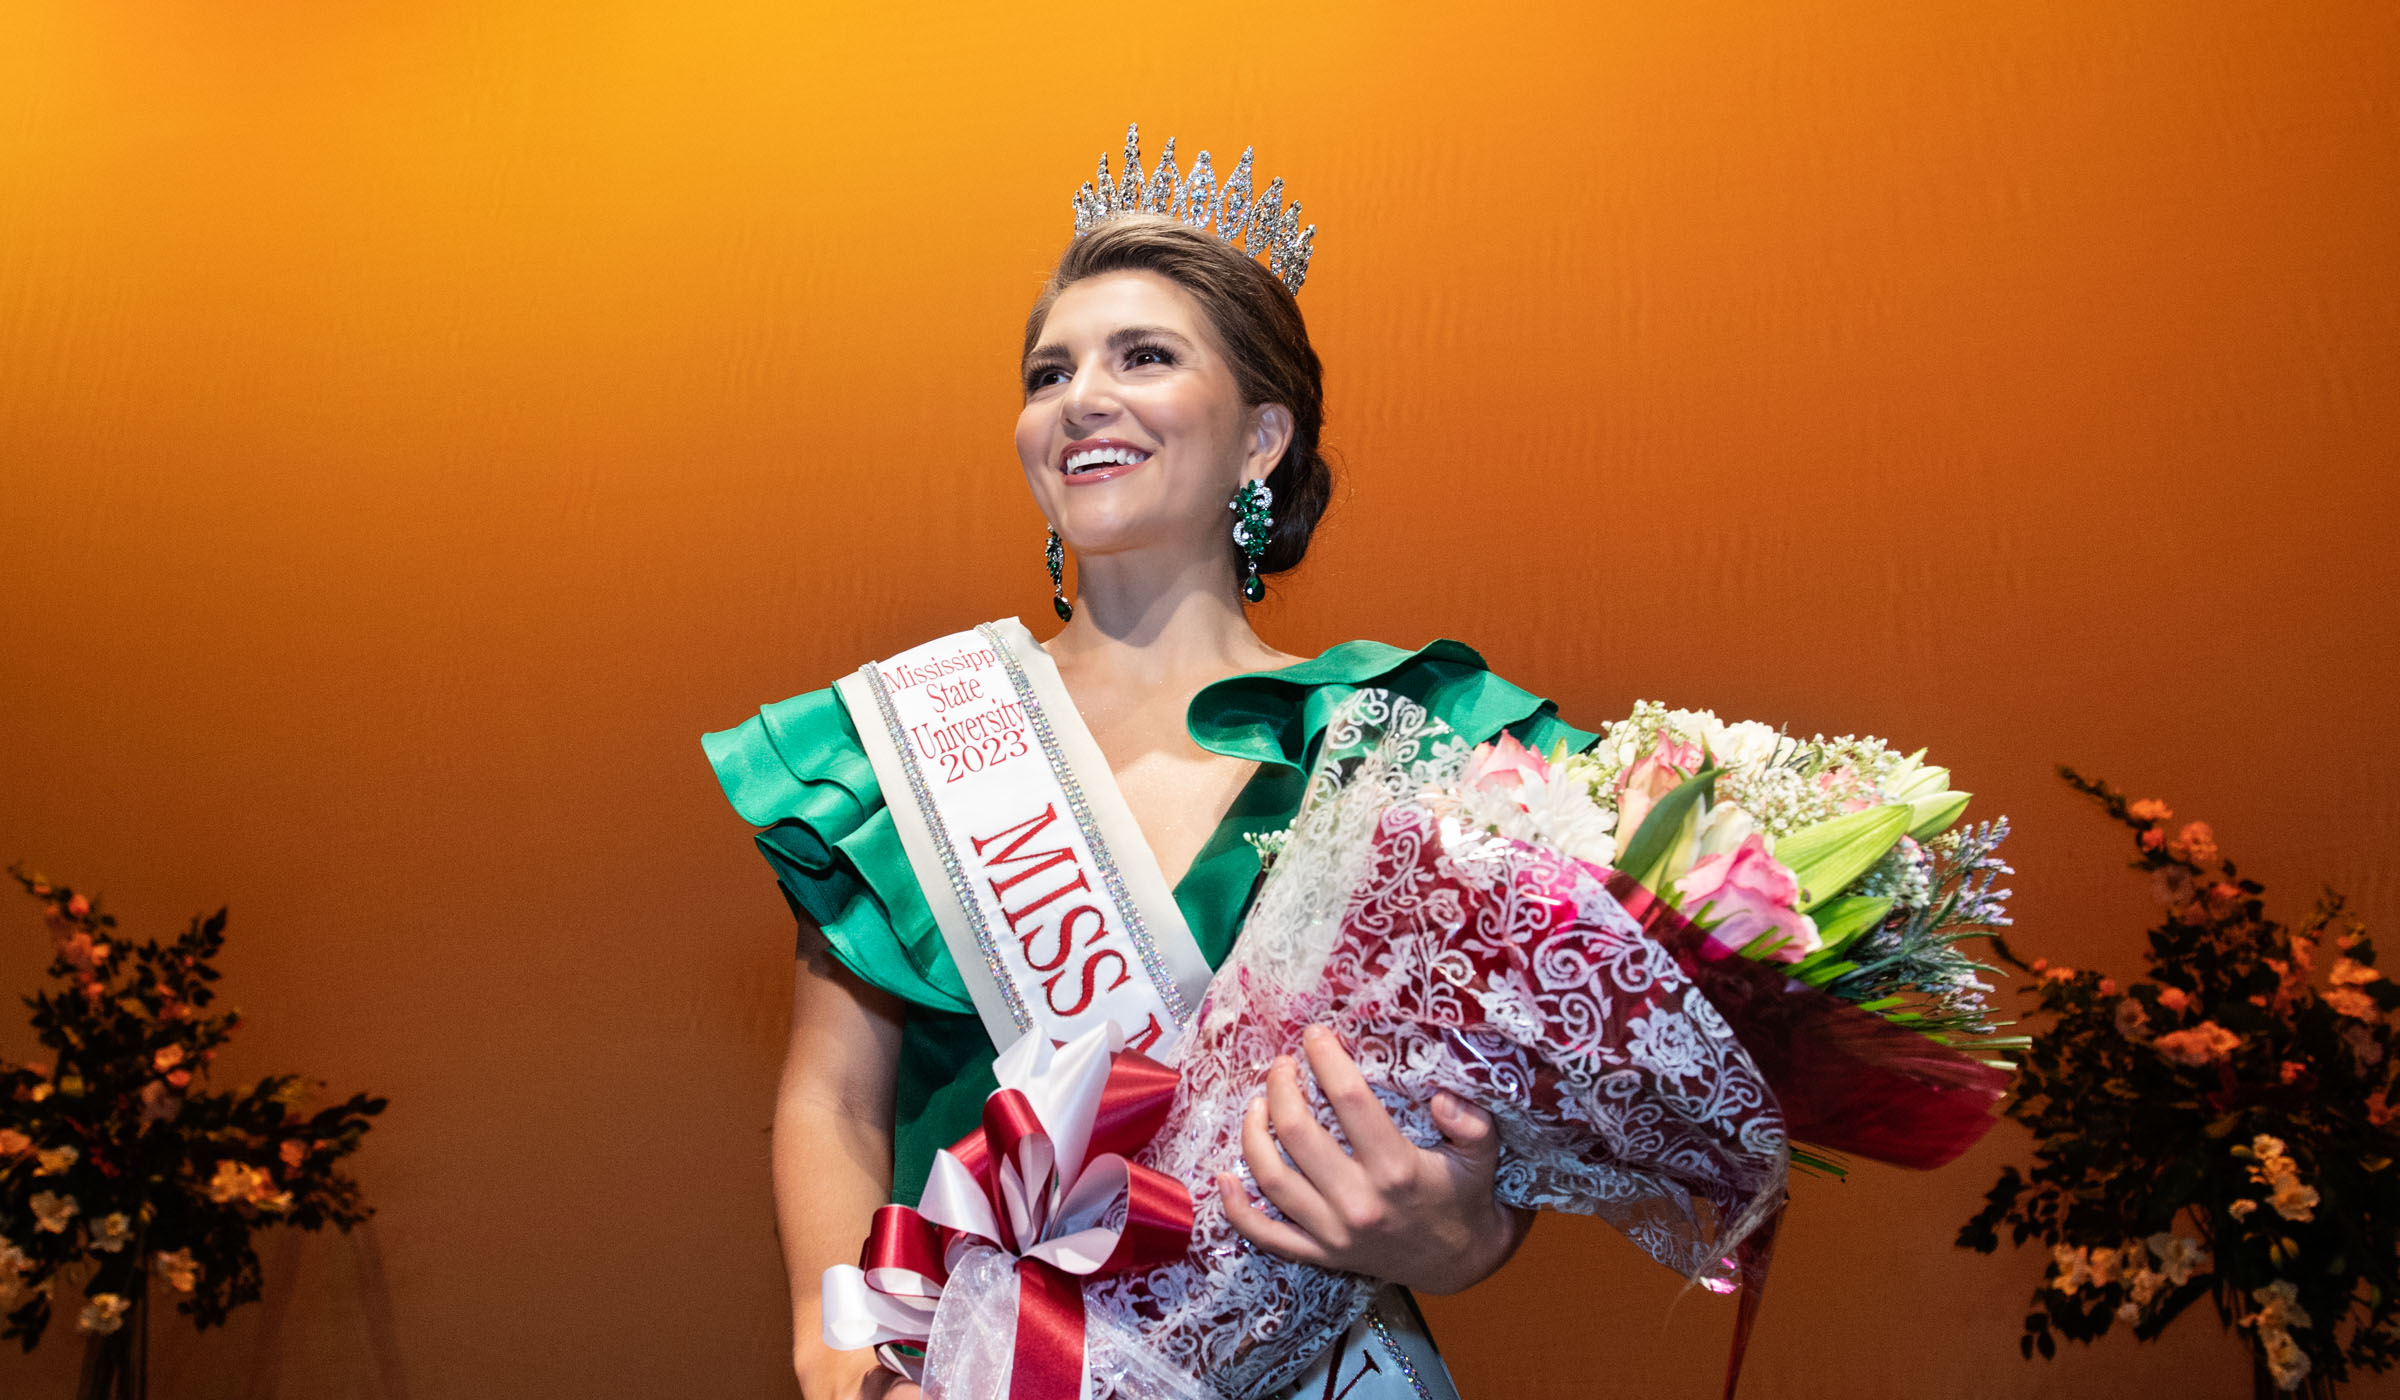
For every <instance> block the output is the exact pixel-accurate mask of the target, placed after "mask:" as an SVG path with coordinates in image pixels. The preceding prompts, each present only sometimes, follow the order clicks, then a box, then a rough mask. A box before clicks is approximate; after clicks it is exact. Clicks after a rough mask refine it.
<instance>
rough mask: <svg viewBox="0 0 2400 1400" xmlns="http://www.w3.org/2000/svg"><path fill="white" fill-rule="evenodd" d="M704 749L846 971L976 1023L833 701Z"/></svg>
mask: <svg viewBox="0 0 2400 1400" xmlns="http://www.w3.org/2000/svg"><path fill="white" fill-rule="evenodd" d="M700 744H701V747H702V748H703V749H704V750H705V751H706V752H707V754H708V761H709V763H710V764H711V765H712V766H713V767H714V768H715V769H716V771H717V782H718V783H719V784H720V785H722V786H723V787H724V789H725V796H726V799H727V800H728V801H730V802H731V803H732V804H733V810H735V811H736V812H739V813H741V815H742V818H743V820H745V821H747V822H749V823H750V824H751V825H752V826H757V827H764V828H765V830H763V831H761V832H759V833H758V835H757V837H756V838H755V839H756V840H757V842H758V848H759V850H760V851H761V852H763V853H764V854H765V855H766V858H767V864H768V866H770V867H771V868H772V869H773V870H774V872H775V880H776V883H777V884H779V885H781V886H782V887H783V894H784V898H786V899H788V900H790V901H791V903H792V906H793V907H794V908H795V909H797V910H798V911H800V912H801V913H804V914H806V915H807V916H808V917H809V918H810V919H811V920H813V921H815V923H816V925H817V927H819V928H821V929H823V930H824V931H825V939H826V941H827V942H828V943H830V944H831V945H832V947H833V955H834V956H835V957H836V958H838V959H840V960H841V962H842V965H843V966H845V967H847V968H849V969H850V970H851V971H852V972H855V973H857V974H858V975H859V977H860V978H861V979H863V980H864V981H866V982H868V983H870V984H872V985H874V986H877V987H881V988H883V989H884V990H885V991H887V992H890V993H891V994H892V995H894V996H896V997H898V998H900V999H901V1000H902V1001H905V1002H908V1003H910V1004H912V1005H916V1006H923V1007H929V1008H932V1009H934V1010H938V1011H948V1012H954V1013H958V1014H972V1013H973V1012H974V1010H975V1005H974V1003H973V1002H972V1001H971V1000H969V999H968V996H967V987H966V983H965V982H964V981H962V980H960V978H959V975H958V968H957V966H956V965H955V964H954V963H952V962H951V961H950V953H949V950H948V949H947V948H945V947H943V946H942V935H941V930H940V929H939V928H937V927H936V926H935V925H934V922H933V911H932V910H931V909H930V908H928V907H927V906H926V903H925V897H924V895H922V894H920V893H919V892H918V890H917V881H916V876H915V875H914V874H913V873H912V872H911V871H910V870H909V868H908V854H907V852H905V851H903V850H902V849H901V847H900V835H899V832H898V831H897V830H895V829H894V828H893V825H892V814H891V811H890V809H889V808H887V807H885V806H884V805H883V790H882V788H880V787H879V786H877V784H876V782H875V770H874V769H873V768H872V767H871V766H869V765H868V763H867V754H866V750H864V749H863V748H861V747H860V746H859V742H858V730H857V729H856V728H854V727H853V726H852V725H851V723H850V712H849V711H848V710H847V709H845V708H844V707H843V705H842V702H841V700H840V699H839V698H838V697H836V696H835V694H834V693H833V691H832V690H830V689H827V690H812V691H810V692H808V693H807V694H805V695H795V696H793V697H792V698H791V699H789V700H779V701H777V702H776V703H774V704H772V705H768V706H766V707H765V708H763V709H761V710H760V711H759V712H758V713H757V714H755V715H753V716H751V717H750V718H749V719H747V720H745V721H743V722H742V723H741V724H739V725H736V726H735V727H734V728H731V729H727V730H722V731H720V732H718V733H715V734H707V735H703V736H701V740H700Z"/></svg>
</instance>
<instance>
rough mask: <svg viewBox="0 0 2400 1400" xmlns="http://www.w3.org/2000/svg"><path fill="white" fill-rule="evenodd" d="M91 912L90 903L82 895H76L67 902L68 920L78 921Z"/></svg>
mask: <svg viewBox="0 0 2400 1400" xmlns="http://www.w3.org/2000/svg"><path fill="white" fill-rule="evenodd" d="M91 912H92V902H91V901H90V900H88V899H85V898H84V897H83V896H82V895H76V896H75V897H73V898H72V899H69V900H68V901H67V917H68V918H70V919H80V918H82V917H83V916H84V915H86V914H89V913H91Z"/></svg>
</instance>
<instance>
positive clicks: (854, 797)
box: [702, 641, 1593, 1201]
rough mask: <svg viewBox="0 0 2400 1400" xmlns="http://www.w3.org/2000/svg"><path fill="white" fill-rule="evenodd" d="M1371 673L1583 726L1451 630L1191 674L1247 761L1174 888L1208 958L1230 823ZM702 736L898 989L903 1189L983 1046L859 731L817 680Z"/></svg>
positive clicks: (1267, 803)
mask: <svg viewBox="0 0 2400 1400" xmlns="http://www.w3.org/2000/svg"><path fill="white" fill-rule="evenodd" d="M1372 686H1380V687H1383V688H1386V689H1390V690H1393V691H1395V692H1397V693H1400V694H1403V695H1406V696H1408V697H1409V698H1411V699H1413V700H1415V701H1416V702H1417V703H1419V704H1422V705H1424V706H1426V708H1427V709H1429V710H1431V711H1432V712H1433V713H1434V714H1435V715H1436V716H1437V717H1439V718H1440V719H1442V720H1443V721H1445V722H1447V723H1448V724H1449V725H1450V726H1451V728H1452V729H1454V730H1456V731H1457V732H1458V733H1459V734H1460V735H1461V736H1462V737H1464V738H1466V739H1468V740H1470V741H1473V742H1481V741H1482V740H1485V739H1489V738H1492V737H1493V736H1495V735H1497V734H1498V733H1500V732H1501V731H1502V730H1504V729H1505V730H1507V731H1508V732H1510V733H1513V734H1515V735H1516V736H1517V737H1518V738H1519V739H1520V740H1523V741H1524V742H1526V743H1528V744H1531V745H1533V746H1535V747H1537V748H1539V749H1542V750H1545V751H1547V750H1548V749H1549V748H1550V747H1552V746H1553V745H1555V744H1559V743H1562V742H1563V743H1565V744H1566V745H1567V746H1568V747H1569V748H1571V749H1580V748H1583V747H1585V746H1587V745H1588V744H1589V743H1590V742H1591V740H1592V737H1593V736H1591V735H1590V734H1587V733H1585V732H1583V731H1581V730H1578V729H1575V728H1572V727H1571V726H1569V725H1567V724H1565V723H1563V722H1561V721H1560V720H1559V719H1558V718H1557V716H1556V713H1555V707H1554V706H1552V705H1551V703H1550V702H1549V701H1547V700H1544V699H1541V698H1540V697H1538V696H1535V695H1533V694H1531V693H1529V692H1527V691H1525V690H1522V689H1520V688H1518V687H1517V686H1514V685H1511V684H1509V683H1508V682H1507V681H1505V680H1502V679H1501V678H1500V677H1498V676H1495V675H1493V674H1492V673H1491V671H1490V670H1489V669H1488V668H1486V667H1485V665H1484V662H1483V658H1482V657H1481V656H1479V655H1477V654H1476V653H1475V652H1474V650H1473V649H1471V648H1469V647H1466V646H1463V645H1461V644H1460V643H1457V642H1451V641H1437V642H1433V643H1431V644H1429V645H1427V646H1424V647H1421V648H1419V649H1417V650H1415V651H1413V652H1412V651H1406V650H1403V649H1401V648H1399V647H1394V646H1387V645H1385V644H1384V643H1381V642H1369V641H1358V642H1344V643H1342V644H1341V645H1339V646H1336V647H1333V648H1332V649H1330V650H1328V651H1326V652H1325V653H1324V654H1323V655H1321V656H1317V657H1315V658H1313V659H1311V660H1308V661H1303V662H1300V663H1298V664H1296V665H1292V666H1285V667H1282V668H1279V669H1277V670H1272V671H1258V672H1251V673H1248V674H1244V675H1238V676H1231V677H1228V678H1226V679H1224V680H1221V681H1217V682H1214V683H1212V684H1210V685H1207V686H1204V687H1202V688H1201V690H1200V691H1199V693H1198V694H1196V695H1195V696H1193V697H1192V702H1191V705H1190V707H1189V709H1188V710H1187V711H1186V715H1185V723H1186V727H1187V729H1188V731H1189V732H1190V734H1191V736H1192V739H1193V741H1194V742H1195V743H1198V744H1199V745H1200V746H1201V747H1202V748H1205V749H1207V750H1209V751H1210V752H1212V753H1219V754H1224V755H1226V756H1228V757H1235V758H1248V759H1253V760H1255V761H1256V762H1257V763H1258V765H1259V767H1258V770H1257V771H1256V772H1255V773H1253V774H1252V775H1251V777H1250V779H1249V781H1248V782H1246V783H1245V784H1244V785H1243V787H1242V789H1241V791H1240V792H1239V793H1238V794H1237V795H1236V796H1235V798H1234V801H1233V805H1232V806H1231V807H1230V808H1229V809H1228V810H1227V811H1226V813H1225V815H1224V817H1223V818H1222V819H1221V820H1220V821H1219V822H1218V823H1217V825H1216V827H1215V829H1214V830H1213V831H1212V832H1211V833H1210V835H1209V838H1208V840H1207V841H1206V842H1205V843H1204V844H1203V845H1202V846H1201V848H1200V851H1199V854H1198V855H1196V856H1195V857H1194V858H1193V860H1192V864H1191V867H1190V868H1189V869H1188V870H1186V871H1185V872H1184V874H1183V876H1182V878H1181V879H1180V880H1178V881H1177V882H1176V884H1175V886H1174V890H1173V894H1174V898H1175V903H1176V905H1177V907H1178V908H1180V909H1181V910H1182V911H1183V915H1184V920H1185V922H1186V924H1187V925H1188V926H1189V927H1190V929H1191V932H1192V937H1193V939H1194V941H1195V942H1197V943H1198V944H1199V946H1200V951H1201V953H1202V954H1203V955H1204V956H1205V957H1206V958H1207V959H1208V963H1209V965H1210V966H1211V967H1215V966H1216V965H1218V964H1219V963H1221V962H1223V961H1224V959H1225V955H1226V954H1227V953H1228V952H1230V951H1231V950H1232V947H1233V940H1234V936H1235V934H1236V932H1237V931H1238V930H1239V929H1240V927H1241V921H1242V919H1243V917H1244V916H1245V915H1246V914H1247V913H1248V911H1249V906H1250V900H1251V897H1252V895H1253V894H1254V893H1255V892H1256V886H1257V884H1258V874H1259V861H1258V851H1257V848H1256V847H1255V846H1253V845H1252V844H1251V843H1250V842H1249V841H1248V840H1247V839H1246V838H1247V837H1249V836H1252V835H1260V834H1264V833H1267V832H1271V831H1275V830H1279V829H1281V828H1282V827H1284V826H1286V825H1288V824H1289V823H1290V821H1291V819H1292V817H1293V815H1294V814H1295V813H1296V812H1297V811H1298V810H1299V805H1300V798H1301V794H1302V793H1303V791H1304V790H1305V788H1306V782H1307V773H1308V768H1309V766H1310V765H1311V764H1312V763H1313V762H1314V761H1315V758H1316V748H1317V740H1318V737H1319V736H1320V735H1322V734H1323V732H1324V730H1325V727H1326V724H1327V723H1328V722H1329V721H1330V720H1331V718H1332V716H1333V714H1334V712H1335V711H1336V710H1337V709H1338V708H1339V707H1340V705H1341V703H1342V702H1343V701H1344V700H1345V699H1347V698H1348V697H1349V696H1350V695H1351V694H1353V693H1355V692H1356V691H1358V690H1361V689H1364V688H1368V687H1372ZM702 744H703V746H704V748H705V749H706V751H707V754H708V758H709V762H710V763H711V765H712V766H713V767H714V768H715V770H716V775H717V780H718V782H719V783H720V784H721V785H722V786H723V788H724V790H725V795H726V798H727V799H728V800H729V801H730V802H731V803H732V805H733V807H734V810H736V811H737V812H739V813H740V814H741V815H742V816H743V817H745V818H747V819H748V820H749V821H750V822H751V824H752V825H754V826H757V827H760V828H763V829H762V830H760V831H759V832H758V833H757V835H756V838H755V839H756V841H757V843H758V847H759V849H760V851H761V852H762V853H763V854H764V855H765V856H766V858H767V863H768V865H769V866H770V868H772V869H773V871H774V872H775V877H776V881H777V884H778V886H779V887H780V888H781V890H782V892H783V895H784V898H785V900H786V901H787V902H788V903H789V904H790V905H791V906H792V909H793V910H794V912H795V913H796V914H797V915H799V916H800V917H802V918H804V919H806V920H807V921H809V922H811V923H814V924H815V925H816V926H817V927H819V928H820V929H822V930H823V931H824V935H825V939H826V942H827V943H828V945H829V946H830V947H831V949H832V952H833V956H834V957H835V958H836V959H837V960H839V961H840V962H841V963H842V965H843V966H845V967H847V968H848V969H849V970H850V971H851V972H853V973H855V974H856V975H857V976H858V977H859V978H860V979H861V980H863V981H865V982H867V983H869V984H870V985H873V986H876V987H878V988H881V989H882V990H884V991H886V992H888V993H890V994H891V995H892V996H894V997H896V998H898V999H899V1000H900V1001H902V1002H904V1003H906V1004H907V1008H908V1015H907V1024H906V1027H905V1029H904V1031H903V1033H902V1038H901V1052H900V1066H899V1084H898V1090H897V1102H896V1103H895V1105H894V1110H895V1117H894V1122H895V1128H894V1160H893V1182H892V1188H893V1199H895V1200H902V1201H913V1200H915V1199H916V1198H917V1195H918V1193H919V1192H920V1191H921V1190H922V1188H923V1184H924V1174H925V1171H926V1169H927V1166H928V1165H929V1164H930V1162H931V1161H932V1157H933V1153H934V1151H935V1150H936V1149H938V1148H941V1147H945V1146H947V1145H949V1144H950V1143H951V1142H953V1141H955V1140H956V1139H957V1138H958V1137H959V1136H960V1135H962V1134H963V1133H965V1132H967V1131H968V1130H969V1129H970V1128H972V1127H973V1126H974V1125H975V1123H976V1122H977V1121H978V1117H979V1115H980V1113H981V1112H982V1106H983V1100H984V1097H985V1095H987V1094H988V1093H989V1092H990V1091H991V1089H992V1088H993V1083H994V1081H993V1079H992V1070H991V1062H992V1057H993V1055H994V1054H995V1053H996V1052H995V1049H994V1047H993V1045H992V1044H991V1041H990V1039H989V1038H988V1036H987V1035H986V1034H985V1031H984V1029H983V1024H982V1022H981V1020H980V1019H979V1018H978V1017H977V1016H976V1015H975V1012H974V1004H973V1002H972V1001H971V1000H970V999H969V997H968V995H967V989H966V984H965V982H964V981H963V980H962V979H961V977H960V976H959V972H958V969H957V967H956V965H955V964H954V963H952V961H951V959H950V955H949V950H948V948H947V947H946V946H945V945H944V943H943V941H942V937H941V932H940V930H939V929H938V927H936V925H935V923H934V920H933V914H932V911H931V909H930V908H929V907H928V906H927V905H926V903H925V899H924V896H923V895H922V894H921V893H920V892H919V890H918V887H917V882H916V877H915V874H914V872H913V871H912V870H911V869H910V867H909V863H908V857H907V855H906V853H905V852H904V851H903V850H902V849H901V846H900V841H899V836H898V832H897V830H896V829H895V827H894V826H893V823H892V819H891V814H890V812H889V810H888V809H887V808H886V807H885V805H884V801H883V794H882V791H881V789H880V788H879V787H878V785H877V784H876V781H875V775H874V772H873V770H872V768H871V767H870V766H869V764H868V761H867V757H866V753H865V751H864V749H863V748H861V747H860V744H859V739H858V731H857V729H856V728H855V727H854V726H853V725H852V723H851V721H850V716H849V713H848V711H847V710H845V709H844V707H843V706H842V704H841V702H840V701H839V700H838V699H837V698H836V697H835V696H834V693H833V691H831V690H830V689H827V690H815V691H809V692H807V693H805V694H802V695H796V696H793V697H792V698H791V699H789V700H782V701H778V702H776V703H774V704H772V705H768V706H765V707H763V708H761V709H760V710H759V712H758V713H757V714H756V715H753V716H752V717H751V718H749V719H748V720H745V721H744V722H743V723H741V724H739V725H737V726H735V727H734V728H732V729H727V730H723V731H720V732H717V733H714V734H709V735H706V736H704V737H703V739H702Z"/></svg>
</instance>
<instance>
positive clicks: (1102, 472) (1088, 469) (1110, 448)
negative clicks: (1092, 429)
mask: <svg viewBox="0 0 2400 1400" xmlns="http://www.w3.org/2000/svg"><path fill="white" fill-rule="evenodd" d="M1149 460H1150V454H1149V453H1148V452H1147V451H1145V450H1144V449H1142V448H1139V447H1135V446H1133V445H1132V444H1130V443H1121V442H1105V441H1102V442H1079V443H1070V444H1068V446H1067V450H1066V451H1065V452H1064V453H1063V454H1061V455H1060V457H1059V471H1060V473H1061V474H1063V475H1064V476H1065V477H1066V479H1067V484H1068V485H1070V486H1089V485H1091V484H1093V483H1094V482H1101V481H1113V480H1115V479H1116V478H1117V477H1120V476H1123V475H1124V474H1125V473H1127V472H1129V471H1132V470H1133V469H1134V468H1135V467H1138V466H1140V465H1141V464H1142V463H1144V462H1147V461H1149Z"/></svg>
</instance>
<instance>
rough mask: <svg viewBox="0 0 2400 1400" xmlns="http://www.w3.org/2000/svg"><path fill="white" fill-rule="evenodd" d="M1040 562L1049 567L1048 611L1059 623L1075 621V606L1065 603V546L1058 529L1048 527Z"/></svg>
mask: <svg viewBox="0 0 2400 1400" xmlns="http://www.w3.org/2000/svg"><path fill="white" fill-rule="evenodd" d="M1042 562H1043V563H1044V564H1047V565H1049V566H1050V611H1052V612H1054V613H1057V614H1058V620H1059V621H1061V622H1072V621H1074V620H1075V605H1074V604H1073V603H1070V602H1068V601H1067V585H1066V577H1067V544H1066V541H1064V540H1062V539H1060V538H1059V537H1058V527H1057V526H1055V525H1053V526H1051V527H1050V542H1049V543H1048V544H1045V545H1043V546H1042Z"/></svg>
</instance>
